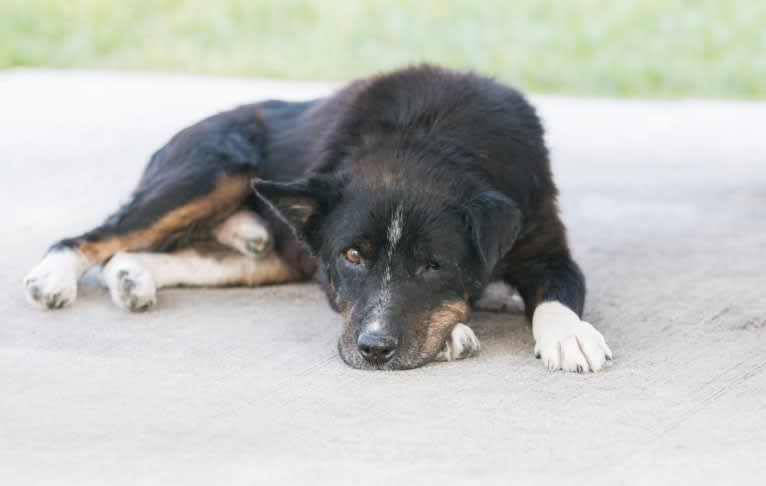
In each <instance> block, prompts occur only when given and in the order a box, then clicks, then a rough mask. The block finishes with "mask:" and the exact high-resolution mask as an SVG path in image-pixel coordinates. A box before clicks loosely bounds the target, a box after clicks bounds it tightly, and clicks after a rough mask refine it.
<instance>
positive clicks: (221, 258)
mask: <svg viewBox="0 0 766 486" xmlns="http://www.w3.org/2000/svg"><path fill="white" fill-rule="evenodd" d="M301 242H305V243H306V244H305V245H304V244H302V243H301ZM98 264H103V265H104V267H103V269H102V275H103V279H104V281H105V283H106V284H107V286H108V287H109V290H110V292H111V295H112V298H113V300H114V301H115V302H116V303H117V304H118V305H120V306H122V307H124V308H126V309H128V310H131V311H140V310H144V309H146V308H148V307H149V306H151V305H152V304H154V302H155V300H156V289H157V288H159V287H165V286H171V285H263V284H272V283H279V282H289V281H297V280H304V279H308V278H311V277H312V276H313V275H314V274H316V275H317V277H318V280H319V282H320V283H321V285H322V287H323V289H324V290H325V292H326V293H327V297H328V299H329V302H330V304H331V305H332V306H333V308H334V309H335V310H337V311H338V312H340V313H341V315H342V316H343V319H344V329H343V334H342V336H341V338H340V341H339V349H340V354H341V356H342V357H343V359H344V360H345V362H346V363H348V364H349V365H351V366H353V367H356V368H380V369H401V368H412V367H416V366H420V365H423V364H425V363H427V362H429V361H432V360H434V359H448V360H449V359H459V358H463V357H466V356H469V355H471V354H473V353H475V352H476V351H477V350H478V348H479V343H478V340H476V337H475V336H474V334H473V332H472V331H471V329H470V328H468V327H467V326H466V325H465V323H467V322H468V319H469V314H470V309H471V304H473V303H475V302H476V301H477V300H478V299H479V297H480V296H481V294H482V291H483V290H484V289H485V288H486V287H487V285H488V284H489V283H491V282H494V281H502V282H505V283H507V284H509V285H510V286H513V287H514V288H516V289H517V290H518V292H519V294H520V295H521V297H522V299H523V300H524V304H525V306H526V313H527V315H528V316H529V318H530V319H531V320H532V324H533V333H534V337H535V341H536V346H535V348H536V349H535V352H536V354H537V356H538V357H541V358H542V359H543V360H544V362H545V364H546V365H547V366H548V367H549V368H551V369H564V370H568V371H580V372H582V371H588V370H592V371H597V370H599V369H601V368H602V367H603V365H604V362H605V360H608V359H610V358H611V352H610V350H609V348H608V347H607V345H606V343H605V342H604V338H603V337H602V335H601V334H600V333H599V332H598V331H597V330H596V329H595V328H594V327H593V326H591V325H590V324H588V323H587V322H584V321H582V320H580V315H581V314H582V310H583V302H584V298H585V283H584V279H583V276H582V273H581V272H580V270H579V268H578V267H577V265H576V264H575V262H574V261H573V260H572V258H571V256H570V253H569V249H568V247H567V242H566V236H565V229H564V226H563V224H562V223H561V221H560V219H559V216H558V210H557V205H556V187H555V185H554V183H553V179H552V177H551V172H550V166H549V162H548V153H547V150H546V147H545V144H544V141H543V129H542V126H541V124H540V121H539V120H538V117H537V115H536V114H535V111H534V109H533V108H532V107H531V106H530V105H529V103H528V102H527V101H526V100H525V99H524V97H523V96H522V95H521V94H520V93H518V92H517V91H515V90H513V89H511V88H508V87H506V86H503V85H501V84H498V83H496V82H494V81H493V80H491V79H487V78H484V77H480V76H476V75H474V74H467V73H458V72H453V71H448V70H444V69H440V68H436V67H432V66H420V67H415V68H409V69H404V70H401V71H397V72H394V73H391V74H386V75H382V76H377V77H372V78H369V79H362V80H359V81H356V82H353V83H351V84H350V85H348V86H347V87H345V88H344V89H342V90H341V91H339V92H338V93H336V94H335V95H334V96H331V97H329V98H326V99H321V100H315V101H310V102H305V103H288V102H282V101H266V102H263V103H257V104H253V105H247V106H242V107H240V108H237V109H235V110H232V111H229V112H225V113H221V114H218V115H215V116H213V117H211V118H208V119H206V120H203V121H202V122H200V123H198V124H196V125H194V126H192V127H190V128H187V129H185V130H183V131H182V132H180V133H179V134H178V135H176V136H175V137H173V139H171V140H170V142H169V143H168V144H167V145H165V146H164V147H163V148H162V149H160V150H159V151H158V152H157V153H155V154H154V155H153V156H152V158H151V161H150V162H149V165H148V167H147V168H146V171H145V172H144V174H143V176H142V178H141V181H140V183H139V185H138V188H137V189H136V191H135V192H134V194H133V196H132V199H131V201H130V202H129V203H127V204H126V205H125V206H123V207H122V208H121V209H120V210H119V211H117V213H115V214H114V215H113V216H111V217H110V218H108V219H107V220H106V222H105V223H104V224H103V225H102V226H100V227H98V228H96V229H94V230H92V231H90V232H88V233H85V234H83V235H82V236H79V237H76V238H71V239H65V240H62V241H61V242H59V243H57V244H55V245H53V247H51V249H50V250H49V252H48V253H47V255H46V256H45V258H44V259H43V261H42V262H41V263H40V264H39V265H38V266H37V267H36V268H35V269H34V270H33V271H32V272H31V273H30V274H29V275H28V276H27V278H26V279H25V286H26V292H27V295H28V298H29V300H30V301H31V302H33V303H35V304H38V305H40V306H42V307H45V308H57V307H61V306H64V305H67V304H70V303H71V302H72V301H73V300H74V299H75V296H76V292H77V280H78V278H79V277H80V275H81V274H82V273H83V272H84V271H85V270H86V269H87V268H88V267H90V266H93V265H98Z"/></svg>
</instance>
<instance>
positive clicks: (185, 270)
mask: <svg viewBox="0 0 766 486" xmlns="http://www.w3.org/2000/svg"><path fill="white" fill-rule="evenodd" d="M101 275H102V279H103V281H104V283H105V284H106V286H107V287H108V288H109V293H110V295H111V297H112V300H113V301H114V303H115V304H116V305H117V306H119V307H121V308H123V309H125V310H129V311H132V312H141V311H144V310H147V309H149V308H150V307H151V306H153V305H154V304H155V303H156V302H157V294H156V292H157V289H160V288H163V287H177V286H215V287H220V286H232V285H247V286H259V285H268V284H277V283H286V282H294V281H300V280H305V279H306V278H307V277H308V275H306V274H305V273H304V272H302V271H301V270H300V269H299V268H296V267H294V266H292V265H290V264H289V263H287V262H286V261H285V260H284V259H283V258H282V257H281V256H279V255H278V254H276V253H271V254H269V255H268V256H264V257H262V258H253V257H252V256H247V255H243V254H240V253H238V252H234V251H231V250H228V249H227V250H220V249H218V250H214V251H207V250H205V249H199V248H188V249H184V250H180V251H177V252H173V253H152V252H137V253H118V254H116V255H115V256H114V257H112V259H110V260H109V262H108V263H107V264H106V265H104V268H103V270H102V273H101Z"/></svg>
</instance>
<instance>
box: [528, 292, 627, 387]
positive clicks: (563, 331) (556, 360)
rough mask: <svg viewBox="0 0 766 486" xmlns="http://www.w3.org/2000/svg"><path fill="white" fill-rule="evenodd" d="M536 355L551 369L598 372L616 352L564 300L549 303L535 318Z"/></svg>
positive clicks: (546, 303) (536, 313)
mask: <svg viewBox="0 0 766 486" xmlns="http://www.w3.org/2000/svg"><path fill="white" fill-rule="evenodd" d="M532 332H533V334H534V337H535V356H536V357H538V358H540V359H542V360H543V363H544V364H545V366H547V367H548V369H549V370H564V371H576V372H578V373H584V372H586V371H598V370H600V369H601V368H603V367H604V364H605V363H606V361H607V360H611V359H612V351H611V350H610V349H609V346H607V344H606V341H605V340H604V336H603V335H602V334H601V333H600V332H598V330H597V329H596V328H595V327H593V326H592V325H590V324H589V323H587V322H585V321H583V320H580V318H579V317H578V316H577V314H575V313H574V312H573V311H572V310H571V309H569V308H568V307H566V306H565V305H563V304H561V303H560V302H545V303H543V304H540V305H539V306H537V308H536V309H535V314H534V317H533V318H532Z"/></svg>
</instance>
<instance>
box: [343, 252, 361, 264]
mask: <svg viewBox="0 0 766 486" xmlns="http://www.w3.org/2000/svg"><path fill="white" fill-rule="evenodd" d="M345 255H346V260H348V262H349V263H351V264H352V265H359V264H360V263H362V255H361V254H360V253H359V250H357V249H356V248H349V249H348V250H346V253H345Z"/></svg>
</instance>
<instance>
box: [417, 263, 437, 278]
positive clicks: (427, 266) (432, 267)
mask: <svg viewBox="0 0 766 486" xmlns="http://www.w3.org/2000/svg"><path fill="white" fill-rule="evenodd" d="M439 268H440V266H439V263H438V262H435V261H433V260H429V261H427V262H425V263H424V264H422V265H421V266H420V268H418V272H417V273H418V275H424V274H427V273H429V272H435V271H437V270H439Z"/></svg>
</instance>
